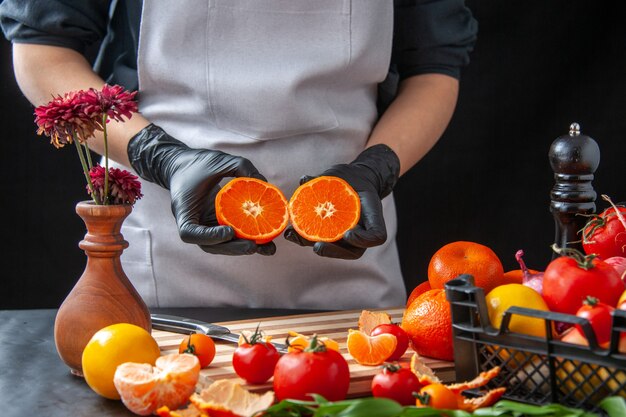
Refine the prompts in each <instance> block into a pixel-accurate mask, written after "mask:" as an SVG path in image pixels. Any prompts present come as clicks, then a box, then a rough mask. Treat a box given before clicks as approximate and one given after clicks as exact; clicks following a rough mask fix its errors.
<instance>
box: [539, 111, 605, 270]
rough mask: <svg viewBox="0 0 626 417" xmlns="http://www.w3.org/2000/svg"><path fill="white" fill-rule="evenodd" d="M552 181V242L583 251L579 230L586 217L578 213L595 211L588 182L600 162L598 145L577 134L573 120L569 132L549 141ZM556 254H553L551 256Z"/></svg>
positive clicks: (592, 194) (592, 195)
mask: <svg viewBox="0 0 626 417" xmlns="http://www.w3.org/2000/svg"><path fill="white" fill-rule="evenodd" d="M548 157H549V159H550V166H551V167H552V171H553V172H554V180H555V184H554V187H552V191H551V192H550V212H551V213H552V216H553V217H554V224H555V236H554V243H555V244H556V245H557V246H558V247H560V248H565V247H569V248H574V249H578V250H580V251H582V250H583V248H582V242H581V238H580V237H579V235H578V232H579V231H580V230H581V229H582V228H583V227H584V226H585V223H586V222H587V218H586V217H585V216H580V215H579V214H592V213H594V212H595V211H596V203H595V201H596V196H597V194H596V192H595V190H594V189H593V185H592V184H591V182H592V181H593V174H594V172H595V171H596V169H597V168H598V165H599V164H600V148H599V147H598V144H597V143H596V141H595V140H593V139H592V138H591V137H589V136H587V135H583V134H581V133H580V125H579V124H578V123H572V124H571V125H570V128H569V134H567V135H563V136H559V137H558V138H556V139H555V140H554V142H552V146H550V151H549V153H548ZM557 256H558V255H557V254H556V253H554V254H553V256H552V257H553V258H556V257H557Z"/></svg>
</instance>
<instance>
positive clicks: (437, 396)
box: [415, 383, 459, 410]
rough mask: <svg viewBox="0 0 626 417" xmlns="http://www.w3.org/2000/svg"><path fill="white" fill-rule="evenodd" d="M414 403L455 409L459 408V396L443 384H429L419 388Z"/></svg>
mask: <svg viewBox="0 0 626 417" xmlns="http://www.w3.org/2000/svg"><path fill="white" fill-rule="evenodd" d="M415 405H417V406H418V407H420V406H428V407H433V408H440V409H445V410H457V409H458V408H459V396H458V395H457V394H455V393H454V392H452V391H451V390H450V389H449V388H448V387H446V386H445V385H443V384H439V383H434V384H429V385H426V386H425V387H424V388H422V389H421V390H420V392H419V394H418V397H417V400H416V401H415Z"/></svg>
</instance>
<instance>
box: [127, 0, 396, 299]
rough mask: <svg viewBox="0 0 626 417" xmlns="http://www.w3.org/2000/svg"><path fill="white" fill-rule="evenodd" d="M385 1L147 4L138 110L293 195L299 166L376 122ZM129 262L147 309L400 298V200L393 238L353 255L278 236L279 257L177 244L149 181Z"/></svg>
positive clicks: (357, 138) (350, 155) (349, 145)
mask: <svg viewBox="0 0 626 417" xmlns="http://www.w3.org/2000/svg"><path fill="white" fill-rule="evenodd" d="M392 32H393V4H392V1H391V0H352V1H350V0H177V1H171V0H144V6H143V12H142V19H141V31H140V39H139V59H138V71H139V91H140V106H139V108H140V111H141V113H142V114H143V115H144V116H145V117H146V118H147V119H148V120H150V121H152V122H153V123H155V124H157V125H159V126H161V127H162V128H163V129H164V130H165V131H166V132H168V133H169V134H170V135H172V136H174V137H175V138H177V139H179V140H181V141H183V142H185V143H186V144H187V145H189V146H190V147H193V148H209V149H219V150H221V151H224V152H227V153H230V154H233V155H240V156H243V157H246V158H248V159H250V161H252V163H253V164H254V165H255V166H256V167H257V169H258V170H259V171H260V172H261V173H262V174H263V175H264V176H266V177H267V179H268V180H269V181H270V182H271V183H273V184H276V185H277V186H278V187H280V188H281V189H282V190H283V192H284V193H285V195H286V196H287V198H289V196H291V194H292V193H293V191H294V190H295V188H296V187H297V186H298V180H299V178H300V177H301V176H302V175H305V174H308V175H315V174H319V173H321V172H322V171H323V170H325V169H326V168H328V167H330V166H331V165H333V164H337V163H347V162H350V161H352V160H353V159H354V158H355V157H356V156H357V155H358V154H359V153H360V152H361V151H362V150H363V149H364V146H365V143H366V141H367V139H368V136H369V134H370V131H371V129H372V126H373V124H374V122H375V121H376V118H377V113H376V105H375V104H376V88H377V84H378V83H379V82H381V81H382V80H383V79H384V78H385V76H386V74H387V71H388V68H389V60H390V53H391V42H392ZM142 187H143V191H144V195H145V196H144V198H143V199H141V200H139V201H138V202H137V203H136V204H135V209H134V211H133V213H132V214H131V216H130V217H129V218H128V219H127V220H126V221H125V223H124V227H123V229H122V233H123V235H124V237H125V239H126V240H128V241H129V243H130V246H129V248H128V249H127V250H125V251H124V254H123V255H122V263H123V268H124V271H125V272H126V274H127V275H128V276H129V278H130V280H131V281H132V283H133V284H134V285H135V287H136V288H137V289H138V291H139V292H140V294H141V295H142V297H143V298H144V300H145V301H146V303H147V304H148V305H149V306H155V307H156V306H159V307H177V306H178V307H181V306H184V307H195V306H215V307H217V306H238V307H256V308H261V307H268V308H269V307H276V308H312V309H315V308H317V309H349V308H374V307H390V306H397V305H402V304H403V303H404V301H405V297H406V294H405V289H404V285H403V281H402V276H401V271H400V266H399V261H398V255H397V250H396V244H395V237H396V217H395V207H394V202H393V197H392V196H389V197H387V198H385V199H384V201H383V206H384V210H385V219H386V225H387V230H388V240H387V242H386V243H385V244H384V245H382V246H379V247H376V248H371V249H368V250H367V251H366V252H365V254H364V256H363V257H362V258H361V259H359V260H337V259H329V258H322V257H320V256H318V255H316V254H314V253H313V250H312V248H304V247H300V246H298V245H296V244H293V243H291V242H288V241H286V240H285V239H284V238H283V237H282V235H281V236H279V237H278V238H276V239H275V243H276V247H277V251H276V254H275V255H274V256H268V257H265V256H261V255H249V256H236V257H235V256H223V255H212V254H208V253H205V252H203V251H202V250H201V249H200V248H199V247H197V246H196V245H191V244H187V243H183V242H182V241H181V240H180V238H179V235H178V231H177V228H176V223H175V221H174V217H173V215H172V213H171V211H170V197H169V192H168V191H167V190H165V189H162V188H160V187H159V186H157V185H155V184H152V183H148V182H146V181H142Z"/></svg>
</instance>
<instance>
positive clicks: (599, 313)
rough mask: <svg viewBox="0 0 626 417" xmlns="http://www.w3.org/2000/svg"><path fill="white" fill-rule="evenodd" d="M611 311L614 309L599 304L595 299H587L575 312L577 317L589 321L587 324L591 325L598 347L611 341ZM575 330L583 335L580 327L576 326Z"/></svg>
mask: <svg viewBox="0 0 626 417" xmlns="http://www.w3.org/2000/svg"><path fill="white" fill-rule="evenodd" d="M613 310H615V308H613V307H612V306H610V305H608V304H605V303H602V302H600V301H599V300H598V299H597V298H594V297H587V298H586V299H585V301H584V302H583V305H582V307H580V308H579V309H578V311H577V312H576V315H577V316H578V317H582V318H585V319H587V320H589V324H591V327H592V328H593V331H594V333H595V335H596V341H597V342H598V345H601V346H602V345H606V344H608V343H609V341H610V340H611V326H612V324H613V316H611V312H612V311H613ZM576 328H577V329H578V330H579V331H580V333H581V334H584V333H583V329H582V327H581V326H579V325H576Z"/></svg>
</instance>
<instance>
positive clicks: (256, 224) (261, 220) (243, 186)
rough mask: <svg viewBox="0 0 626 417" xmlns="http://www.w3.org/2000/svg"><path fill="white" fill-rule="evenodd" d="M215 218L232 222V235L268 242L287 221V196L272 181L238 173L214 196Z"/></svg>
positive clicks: (229, 223) (220, 221) (224, 222)
mask: <svg viewBox="0 0 626 417" xmlns="http://www.w3.org/2000/svg"><path fill="white" fill-rule="evenodd" d="M215 214H216V217H217V222H218V223H219V224H222V225H227V226H231V227H232V228H233V229H234V230H235V236H237V237H239V238H242V239H248V240H254V241H255V242H256V243H257V244H263V243H267V242H270V241H271V240H272V239H274V238H275V237H276V236H278V235H279V234H281V233H282V231H283V230H284V229H285V228H286V227H287V223H288V222H289V213H288V212H287V199H286V198H285V196H284V195H283V193H282V191H280V189H279V188H278V187H276V186H275V185H272V184H270V183H268V182H265V181H261V180H258V179H256V178H248V177H239V178H234V179H233V180H231V181H229V182H228V183H227V184H226V185H224V186H223V187H222V189H221V190H220V191H219V192H218V193H217V196H216V197H215Z"/></svg>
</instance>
